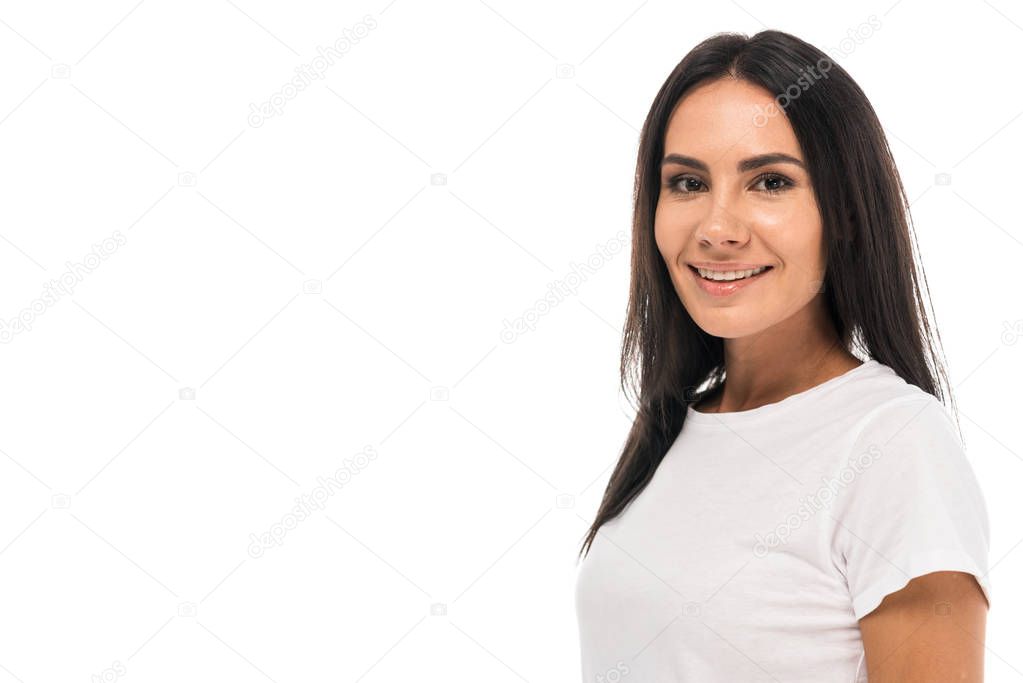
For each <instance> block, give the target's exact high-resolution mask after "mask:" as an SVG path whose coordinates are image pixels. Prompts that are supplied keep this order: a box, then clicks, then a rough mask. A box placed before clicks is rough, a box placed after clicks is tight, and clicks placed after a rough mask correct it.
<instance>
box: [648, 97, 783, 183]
mask: <svg viewBox="0 0 1023 683" xmlns="http://www.w3.org/2000/svg"><path fill="white" fill-rule="evenodd" d="M664 151H665V153H666V154H669V153H672V152H675V153H680V154H687V155H689V156H695V157H697V158H700V159H703V160H704V161H706V162H707V163H708V164H710V165H711V166H712V167H713V166H714V165H715V163H721V162H727V163H728V165H732V161H733V160H734V159H739V158H745V157H748V156H751V155H754V154H762V153H765V152H785V153H787V154H791V155H792V156H795V157H801V154H800V149H799V142H798V141H797V140H796V135H795V132H794V131H793V130H792V126H791V125H790V124H789V121H788V117H787V116H786V115H785V113H784V111H782V110H781V109H780V108H779V107H778V105H777V104H776V103H775V101H774V96H773V95H772V94H771V93H770V92H768V91H767V90H765V89H763V88H761V87H760V86H757V85H753V84H751V83H747V82H746V81H740V80H736V79H731V78H725V79H720V80H716V81H712V82H710V83H705V84H703V85H700V86H698V87H696V88H694V89H692V90H690V91H689V92H688V93H687V94H686V95H685V97H683V98H682V100H681V101H680V102H679V103H678V104H677V105H676V106H675V110H674V112H672V115H671V118H670V119H669V121H668V128H667V130H666V132H665V136H664Z"/></svg>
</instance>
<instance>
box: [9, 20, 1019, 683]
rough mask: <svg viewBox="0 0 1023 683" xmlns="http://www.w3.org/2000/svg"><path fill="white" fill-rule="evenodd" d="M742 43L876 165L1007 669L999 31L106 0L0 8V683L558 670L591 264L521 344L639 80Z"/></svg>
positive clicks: (623, 169)
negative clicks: (295, 510)
mask: <svg viewBox="0 0 1023 683" xmlns="http://www.w3.org/2000/svg"><path fill="white" fill-rule="evenodd" d="M870 15H875V16H876V18H877V20H878V21H879V22H880V28H879V29H878V30H876V31H875V32H874V33H873V35H871V36H870V37H869V38H868V39H866V40H862V41H860V42H858V43H856V42H849V41H847V42H846V44H845V48H843V47H842V45H843V43H842V41H843V39H846V38H848V36H849V32H850V31H855V29H856V27H858V26H860V25H862V24H864V23H866V22H868V18H869V17H870ZM360 23H362V24H363V26H366V25H368V24H369V23H372V24H373V26H374V27H373V28H372V29H371V30H369V31H368V32H367V31H364V30H363V29H362V28H359V29H356V28H355V27H357V26H358V25H359V24H360ZM768 27H769V28H777V29H781V30H784V31H788V32H791V33H794V34H795V35H797V36H799V37H801V38H803V39H805V40H807V41H809V42H811V43H813V44H815V45H817V46H818V47H820V48H821V49H824V50H826V51H828V52H829V54H832V55H840V56H839V59H838V61H839V63H840V64H842V66H844V67H845V68H846V69H847V70H848V71H849V72H850V73H851V74H852V75H853V77H854V78H855V79H856V80H857V82H858V83H859V84H860V85H861V86H862V88H863V89H864V91H865V92H866V93H867V95H868V97H869V98H870V99H871V102H872V103H873V105H874V107H875V108H876V110H877V112H878V115H879V116H880V118H881V121H882V122H883V124H884V126H885V128H886V131H887V133H888V135H889V141H890V144H891V146H892V149H893V151H894V153H895V155H896V157H897V161H898V163H899V168H900V171H901V173H902V174H903V179H904V181H905V183H906V187H907V192H908V193H909V195H910V197H911V199H912V200H913V213H914V220H915V224H916V229H917V236H918V239H919V242H920V246H921V252H922V257H923V259H924V263H925V264H926V268H927V275H928V279H929V283H930V290H931V294H932V297H933V300H934V305H935V307H936V309H937V320H938V325H939V329H940V331H941V334H942V339H943V341H944V344H945V350H946V353H947V357H948V361H949V368H950V374H951V377H952V382H953V384H954V385H955V389H956V395H957V398H958V400H959V405H960V409H961V421H962V426H963V430H964V433H965V436H966V439H967V452H968V455H969V458H970V461H971V463H972V464H973V466H974V468H975V470H976V472H977V476H978V478H979V479H980V483H981V485H982V488H983V490H984V493H985V496H986V498H987V501H988V505H989V512H990V517H991V523H992V549H991V566H992V570H991V574H990V578H991V581H992V583H993V590H994V591H995V593H994V604H993V607H992V610H991V612H990V619H989V625H988V629H989V631H988V638H987V646H988V650H987V652H988V656H987V673H988V680H991V681H1018V680H1021V679H1023V650H1020V648H1019V647H1018V642H1019V633H1020V631H1021V626H1023V614H1021V612H1020V610H1019V609H1018V608H1017V605H1019V604H1020V597H1021V595H1020V587H1019V584H1018V582H1016V581H1015V579H1014V577H1018V576H1019V575H1020V574H1021V572H1023V545H1021V541H1023V515H1021V514H1020V512H1021V497H1020V495H1019V491H1020V487H1021V485H1023V457H1021V455H1020V453H1021V452H1023V435H1021V430H1020V421H1019V414H1020V400H1019V395H1018V389H1017V386H1018V384H1019V379H1020V378H1021V377H1023V360H1021V354H1023V339H1021V338H1023V310H1021V305H1020V296H1019V295H1020V293H1021V287H1020V284H1019V263H1020V260H1021V257H1023V226H1021V220H1020V210H1019V199H1020V180H1019V177H1018V173H1017V172H1016V167H1017V164H1018V159H1019V154H1020V151H1021V149H1023V145H1021V143H1023V119H1021V114H1023V90H1021V89H1020V88H1019V87H1018V72H1019V69H1020V67H1021V66H1023V64H1021V63H1020V62H1021V56H1020V54H1021V53H1020V45H1021V43H1023V9H1021V8H1020V7H1019V6H1018V5H1015V4H1014V3H1010V2H1008V1H1006V0H997V1H994V2H984V1H980V0H974V1H970V2H964V3H948V4H947V6H946V5H940V6H939V5H938V4H937V3H925V2H923V1H922V0H901V1H900V2H897V3H895V4H894V5H892V4H891V3H890V2H888V1H887V0H886V1H885V2H873V3H870V2H868V3H867V4H865V5H864V4H856V5H853V4H847V3H842V4H838V3H836V4H835V6H834V7H831V8H828V9H827V10H825V9H824V8H822V6H821V3H818V2H814V3H810V2H801V3H768V2H752V1H750V2H744V3H741V6H740V4H737V3H719V4H717V6H714V7H711V6H708V4H706V3H697V4H693V3H678V2H667V1H665V0H648V1H647V2H622V3H583V2H558V3H552V2H543V3H541V2H529V3H522V2H515V3H513V2H509V1H507V0H487V2H480V1H476V0H472V1H470V0H464V1H457V0H452V1H449V2H438V3H424V2H413V1H412V0H394V1H393V2H390V0H383V1H382V2H351V3H316V2H300V3H299V2H296V3H274V2H266V1H262V2H257V1H253V0H222V1H220V0H218V1H213V0H210V1H207V2H196V1H194V0H192V1H185V2H181V1H179V2H167V1H166V0H143V1H142V2H136V1H135V0H129V1H127V2H105V3H73V2H60V3H57V2H53V3H47V2H34V3H12V2H4V3H2V4H0V64H2V65H3V67H2V71H0V74H2V86H3V87H2V88H0V174H2V177H0V196H2V201H0V274H2V275H0V277H2V287H0V318H2V319H3V321H5V323H6V325H5V327H4V329H6V330H7V333H6V337H5V342H6V343H5V344H3V345H2V346H0V377H2V381H3V391H0V402H2V403H0V456H2V457H0V500H2V505H3V507H2V514H0V643H2V647H0V682H3V683H5V682H6V681H24V682H25V683H32V682H43V681H83V682H84V681H88V680H106V681H113V680H124V681H128V682H130V681H154V682H157V681H181V680H189V681H264V680H272V681H277V682H279V683H286V682H298V681H303V682H305V681H357V680H358V681H367V682H369V681H407V680H436V681H440V680H443V681H456V680H457V681H481V680H485V681H495V682H496V681H517V680H526V681H558V682H561V681H573V680H578V641H577V636H576V623H575V614H574V604H573V591H574V583H575V575H576V571H577V566H576V563H575V558H576V551H577V550H578V548H579V544H580V542H581V541H582V538H583V535H584V533H585V531H586V528H587V525H588V523H589V521H590V520H591V519H592V517H593V514H594V512H595V510H596V506H597V504H598V503H599V500H600V496H601V493H602V491H603V487H604V484H605V483H606V480H607V477H608V475H609V468H610V466H611V465H612V463H613V462H614V461H615V460H616V458H617V455H618V450H619V448H620V447H621V444H622V441H623V439H624V437H625V434H626V431H627V429H628V426H629V423H630V418H631V411H630V409H629V406H628V404H627V402H626V400H625V399H624V397H622V396H621V395H620V393H619V390H618V385H617V381H618V378H617V368H618V352H619V344H620V329H621V325H622V322H623V317H624V311H625V302H626V292H627V286H628V266H629V263H628V250H627V249H626V250H624V251H618V252H617V254H616V255H612V256H610V257H606V258H603V260H602V261H601V260H600V259H599V258H598V259H597V260H598V262H599V263H598V266H599V267H597V268H596V269H595V270H594V272H590V273H588V274H586V277H585V279H584V280H582V282H581V283H580V284H579V286H578V287H577V288H576V289H575V290H574V292H573V293H572V294H570V295H569V296H567V297H566V298H565V299H564V300H563V301H562V302H561V303H559V304H558V305H557V306H554V307H552V308H550V309H549V310H543V311H542V314H540V315H535V316H533V314H535V313H537V301H538V300H540V299H541V298H542V297H543V296H544V294H545V293H546V292H547V290H548V285H549V284H550V283H553V282H555V281H563V280H565V279H566V278H569V277H570V276H573V274H574V273H577V272H578V270H577V269H578V268H581V267H582V265H583V264H585V263H586V262H587V259H589V258H591V256H593V255H594V254H598V253H600V251H599V249H600V248H602V247H604V246H605V245H608V244H613V243H614V240H615V239H616V238H615V235H616V233H619V231H626V232H628V231H629V229H630V215H631V206H630V200H631V193H632V178H633V173H634V169H635V155H636V149H637V142H638V132H639V128H640V126H641V124H642V121H643V118H644V117H645V115H646V113H647V109H648V107H649V105H650V102H651V100H652V99H653V97H654V95H655V93H656V91H657V89H658V88H659V87H660V85H661V83H662V82H663V80H664V79H665V77H666V76H667V75H668V73H669V72H670V71H671V69H672V68H673V67H674V66H675V64H676V63H677V62H678V61H679V60H680V59H681V58H682V57H683V55H684V54H685V53H686V52H687V51H688V50H689V49H690V48H691V47H692V46H694V45H695V44H696V43H697V42H699V41H700V40H702V39H703V38H705V37H707V36H709V35H711V34H712V33H715V32H718V31H725V30H736V31H742V32H746V33H750V34H752V33H755V32H756V31H758V30H761V29H763V28H768ZM353 30H357V31H358V32H359V33H361V34H362V37H361V38H359V40H358V42H357V43H356V44H353V45H352V46H351V49H350V50H348V51H347V52H345V53H344V54H343V55H342V56H340V57H339V58H337V59H335V61H334V63H333V64H332V65H330V67H329V68H328V69H326V71H324V72H323V73H322V76H323V78H322V79H318V80H315V81H314V82H313V83H312V85H311V86H310V87H308V88H306V89H304V90H302V91H299V92H297V93H291V95H293V97H290V98H286V99H285V100H284V101H283V105H282V106H281V107H280V109H279V111H278V112H277V113H276V114H275V115H273V116H271V117H268V118H266V119H265V120H263V121H261V122H260V123H261V125H258V126H254V125H250V123H251V119H250V112H251V109H250V107H251V106H252V105H258V104H260V103H262V102H265V101H267V100H269V99H270V98H271V97H272V96H274V95H275V94H277V93H281V91H282V87H283V86H284V85H285V84H286V83H287V82H289V80H291V79H292V78H293V77H294V76H295V75H296V71H295V70H296V69H298V68H301V67H303V66H304V65H310V64H312V63H313V60H314V59H315V58H316V57H317V54H318V53H317V48H318V47H323V48H326V47H327V46H330V45H333V44H334V43H335V41H336V40H337V39H338V38H340V37H342V36H344V35H345V34H346V31H349V32H350V31H353ZM850 46H851V47H852V49H849V47H850ZM566 67H567V68H566ZM941 173H948V174H950V175H951V184H936V181H935V179H936V176H937V174H941ZM848 181H849V182H851V183H855V182H865V181H866V179H860V178H849V179H848ZM117 235H121V236H123V239H122V241H123V244H116V242H115V241H114V240H115V239H117ZM104 240H108V242H107V244H108V247H111V248H108V249H107V250H106V251H105V252H104V253H105V257H104V258H102V259H98V260H96V261H94V262H93V265H94V266H95V267H93V268H91V269H84V270H83V269H82V268H81V267H79V269H78V271H77V272H79V273H80V274H82V276H81V278H80V279H79V278H76V277H74V276H73V275H71V276H69V277H70V278H71V281H72V282H73V283H74V286H73V291H70V290H69V291H68V292H67V293H65V294H63V295H61V296H59V297H58V298H56V300H54V301H51V302H50V303H49V304H44V303H43V299H42V297H43V293H44V291H45V283H47V282H49V281H51V280H53V281H58V282H59V281H60V279H61V278H62V277H64V276H65V273H66V272H67V269H68V268H69V265H68V264H69V262H70V264H71V266H70V267H72V268H74V267H75V264H78V263H84V262H85V260H86V257H87V255H89V254H90V252H93V251H94V250H97V249H102V243H103V241H104ZM113 245H116V247H113ZM97 253H98V252H97ZM89 258H90V259H91V258H94V257H89ZM70 272H72V273H73V272H74V270H72V271H70ZM33 305H35V306H36V310H35V312H30V313H25V312H26V311H32V307H33ZM21 315H26V317H27V318H28V319H30V320H31V323H30V325H29V327H30V329H25V330H21V331H18V332H13V331H12V329H13V328H10V327H9V326H10V321H12V320H14V319H17V318H19V316H21ZM525 315H531V316H533V319H534V323H535V324H534V328H533V329H531V330H530V331H528V332H526V333H524V334H520V335H518V336H515V337H514V338H511V339H509V338H507V337H506V338H504V339H502V337H501V333H502V330H505V329H506V328H505V322H506V321H511V320H514V319H516V318H519V317H520V316H525ZM189 389H191V390H192V391H194V394H190V393H189V392H188V390H189ZM183 390H184V391H183ZM193 396H194V397H193ZM364 449H370V450H371V451H372V452H373V453H374V454H375V457H374V458H373V459H371V460H366V461H362V460H361V456H360V455H359V454H360V452H363V451H364ZM359 462H361V465H359V464H358V463H359ZM343 467H349V468H350V469H351V471H355V472H356V473H355V474H354V475H353V476H351V477H350V478H349V479H348V480H347V481H346V482H345V483H344V486H343V488H341V489H340V490H334V491H333V492H332V493H331V495H330V496H329V498H328V499H326V502H325V505H324V507H323V509H321V510H317V511H315V512H314V513H313V514H310V515H309V516H308V517H307V518H306V519H304V520H302V521H300V522H298V523H297V525H295V526H293V528H291V529H290V530H287V532H286V534H285V535H283V536H281V537H280V540H281V543H280V545H275V546H272V547H270V548H268V549H266V550H265V552H264V553H263V554H262V555H261V556H260V557H258V558H256V557H253V556H252V555H251V554H250V553H249V550H248V549H249V545H250V543H251V540H250V539H251V538H252V537H251V536H250V534H255V535H257V536H258V535H259V534H261V533H264V532H267V531H268V530H270V529H272V528H274V527H275V525H281V524H282V523H283V521H284V519H285V517H286V516H287V515H288V513H289V512H290V511H291V509H292V507H293V506H295V505H296V502H295V499H296V498H299V497H300V496H303V495H313V492H314V490H315V489H316V488H317V487H318V486H319V485H320V483H319V482H320V481H321V480H320V479H318V478H319V477H323V478H324V479H325V478H327V477H330V476H332V475H333V474H334V473H335V472H336V471H337V470H338V469H339V468H343ZM559 496H562V497H561V498H559ZM566 496H567V497H566ZM277 528H278V529H281V528H282V527H279V526H278V527H277Z"/></svg>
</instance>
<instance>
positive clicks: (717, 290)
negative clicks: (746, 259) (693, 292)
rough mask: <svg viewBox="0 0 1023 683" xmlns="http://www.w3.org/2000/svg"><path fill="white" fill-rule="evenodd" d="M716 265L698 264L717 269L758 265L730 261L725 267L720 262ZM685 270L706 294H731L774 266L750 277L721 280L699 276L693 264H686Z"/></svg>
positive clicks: (739, 268) (760, 278) (743, 268)
mask: <svg viewBox="0 0 1023 683" xmlns="http://www.w3.org/2000/svg"><path fill="white" fill-rule="evenodd" d="M716 265H718V267H717V268H709V266H706V265H700V266H699V267H700V268H709V269H710V270H718V271H729V270H749V269H750V268H759V267H760V266H755V265H750V266H747V265H746V264H742V263H739V264H731V263H730V264H728V267H727V268H722V267H720V266H721V265H722V264H716ZM686 270H688V271H689V272H690V273H692V276H693V279H695V280H696V284H697V286H699V288H700V289H702V290H703V291H704V292H706V293H707V294H710V295H711V296H731V295H732V294H735V293H736V292H738V291H739V290H740V289H745V288H746V287H749V286H750V285H752V284H756V283H757V282H759V281H760V280H762V279H764V277H766V276H767V275H768V273H771V272H773V271H774V267H773V266H768V267H767V270H765V271H764V272H762V273H759V274H757V275H754V276H752V277H746V278H743V279H741V280H722V281H721V282H713V281H711V280H708V279H706V278H704V277H701V276H700V274H699V273H698V272H697V271H696V267H695V266H694V265H691V264H687V267H686Z"/></svg>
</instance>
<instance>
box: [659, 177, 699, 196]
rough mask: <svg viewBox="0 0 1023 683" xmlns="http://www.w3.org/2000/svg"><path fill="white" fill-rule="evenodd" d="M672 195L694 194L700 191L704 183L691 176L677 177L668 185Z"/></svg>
mask: <svg viewBox="0 0 1023 683" xmlns="http://www.w3.org/2000/svg"><path fill="white" fill-rule="evenodd" d="M666 185H667V187H668V189H669V190H671V192H672V194H683V195H684V194H693V193H696V192H699V191H700V187H701V186H702V185H703V181H702V180H700V179H699V178H697V177H695V176H691V175H679V176H675V177H674V178H672V179H671V180H669V181H668V182H667V183H666Z"/></svg>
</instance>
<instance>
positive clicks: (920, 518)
mask: <svg viewBox="0 0 1023 683" xmlns="http://www.w3.org/2000/svg"><path fill="white" fill-rule="evenodd" d="M836 480H837V481H838V482H839V483H840V484H841V485H842V488H841V489H840V490H839V492H838V494H837V495H836V497H835V505H834V507H833V509H832V511H831V517H832V524H833V529H832V533H831V552H832V559H833V561H834V562H835V564H836V566H838V567H839V568H840V569H841V571H842V572H843V574H844V575H845V579H846V582H847V583H848V586H849V594H850V597H851V599H852V608H853V612H854V614H855V615H856V619H857V620H859V619H861V618H863V617H864V616H866V615H867V614H868V613H869V612H871V611H872V610H874V609H875V608H876V607H877V606H878V605H879V604H880V603H881V601H882V600H883V599H884V597H885V596H886V595H888V594H889V593H893V592H895V591H897V590H899V589H901V588H903V587H904V586H905V585H906V584H907V583H909V581H910V580H911V579H913V578H916V577H918V576H922V575H924V574H929V573H931V572H936V571H959V572H966V573H969V574H972V575H973V576H974V577H976V579H977V582H978V583H979V584H980V587H981V589H982V590H983V592H984V597H985V598H986V599H987V601H988V604H989V606H990V603H991V584H990V580H989V579H988V576H987V572H988V567H987V563H988V551H989V547H990V531H989V526H988V515H987V507H986V504H985V500H984V497H983V494H982V492H981V489H980V486H979V484H978V482H977V479H976V477H975V475H974V472H973V469H972V467H971V465H970V462H969V460H968V459H967V457H966V454H965V452H964V450H963V446H962V442H961V441H960V439H959V436H958V433H957V432H956V430H955V426H954V424H953V423H952V420H951V418H950V417H949V415H948V413H947V412H946V410H945V407H944V405H943V404H942V403H941V402H940V401H938V399H937V398H935V397H934V396H932V395H930V394H922V395H921V396H920V397H919V398H915V397H914V398H911V399H899V400H896V401H895V402H894V403H892V404H890V405H885V406H882V407H880V408H878V409H876V410H874V411H873V412H872V413H871V415H869V416H868V417H867V418H866V420H865V424H864V425H863V426H862V429H861V431H860V432H859V435H858V437H856V439H855V441H854V445H853V451H852V453H851V454H850V455H849V456H848V459H847V461H846V462H845V463H843V464H842V469H841V471H840V472H839V473H838V474H837V475H836ZM845 482H848V483H845Z"/></svg>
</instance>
